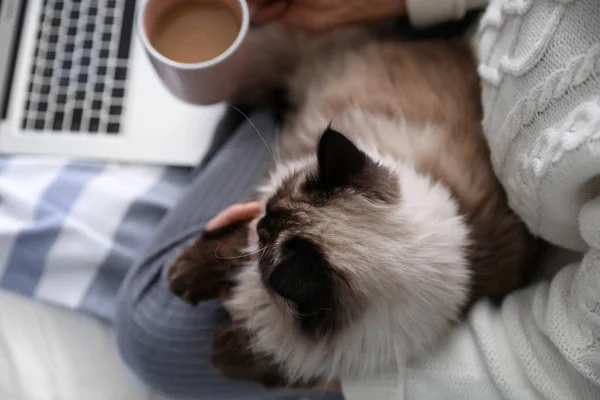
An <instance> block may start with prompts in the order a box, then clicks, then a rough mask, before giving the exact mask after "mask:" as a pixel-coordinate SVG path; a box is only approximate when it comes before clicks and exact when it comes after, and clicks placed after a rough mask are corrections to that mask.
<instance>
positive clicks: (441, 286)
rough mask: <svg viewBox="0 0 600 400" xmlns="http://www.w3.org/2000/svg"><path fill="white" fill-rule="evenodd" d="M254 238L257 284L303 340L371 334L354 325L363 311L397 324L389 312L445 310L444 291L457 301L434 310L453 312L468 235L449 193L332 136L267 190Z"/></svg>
mask: <svg viewBox="0 0 600 400" xmlns="http://www.w3.org/2000/svg"><path fill="white" fill-rule="evenodd" d="M405 185H406V186H407V187H403V186H405ZM457 227H458V228H457ZM455 228H456V230H455V231H454V232H452V230H453V229H455ZM257 233H258V247H259V249H260V250H261V251H260V252H259V254H260V261H259V272H260V276H261V280H262V283H263V285H264V287H265V288H266V290H267V291H268V292H269V294H270V296H271V297H272V298H273V300H274V302H275V303H276V304H277V306H278V307H279V308H280V309H281V310H282V315H284V316H285V318H286V319H291V320H292V321H291V323H292V324H294V325H295V327H296V328H297V330H298V332H300V334H301V335H302V336H304V337H305V338H306V339H307V340H309V341H310V340H323V339H333V338H335V337H336V335H338V334H340V333H343V332H344V331H345V330H347V329H363V328H364V329H369V327H363V328H357V327H356V325H357V324H359V321H365V314H366V313H371V312H376V313H382V316H381V317H382V318H395V315H387V314H388V313H395V312H396V311H394V310H396V309H398V308H402V307H404V308H405V310H404V311H406V313H405V314H403V315H402V316H397V317H398V318H400V317H402V318H407V319H415V318H416V317H417V315H418V316H420V317H422V316H423V315H421V314H422V313H431V309H430V308H431V307H429V306H430V305H431V304H435V303H436V302H442V303H444V302H446V297H447V295H448V294H449V293H448V292H446V291H445V285H449V286H451V287H453V289H452V290H450V292H452V293H454V292H455V295H454V296H453V297H452V298H451V301H450V302H446V303H447V304H446V305H443V304H442V306H441V309H442V310H440V312H442V313H443V312H444V311H443V308H444V306H447V307H448V308H449V310H451V311H452V313H455V311H456V309H458V308H459V307H460V303H461V302H462V301H463V300H464V297H465V296H466V291H467V288H466V286H467V284H466V282H467V281H468V272H467V271H466V267H465V261H464V254H463V253H464V248H463V247H464V245H466V238H465V236H466V233H465V229H464V226H463V225H462V221H461V218H460V217H459V216H458V215H457V213H456V207H455V204H454V202H453V201H452V200H451V199H450V197H449V194H448V192H447V191H445V190H443V189H442V188H441V187H439V185H435V184H433V183H432V182H431V181H429V180H428V179H427V178H424V177H420V176H418V174H416V173H415V172H414V171H412V170H410V168H408V170H407V171H403V170H401V169H398V168H395V167H393V166H390V165H383V164H381V163H379V162H376V161H375V160H374V159H373V158H371V157H369V156H368V155H367V154H366V153H365V152H363V151H362V150H361V149H359V148H358V147H357V146H356V145H355V144H354V143H353V142H352V141H351V140H349V139H348V138H346V137H345V136H344V135H342V134H340V133H338V132H337V131H335V130H333V129H331V128H328V129H327V130H326V131H325V132H324V134H323V136H322V137H321V139H320V142H319V145H318V150H317V154H316V158H315V159H313V160H306V162H303V163H299V164H298V165H296V166H294V167H291V168H289V169H288V170H287V171H286V173H285V174H283V176H281V177H280V179H279V181H278V182H277V185H275V186H274V187H273V188H272V189H271V193H270V196H269V198H268V201H267V205H266V211H265V215H264V216H263V218H262V219H261V220H260V221H259V222H258V224H257ZM444 251H446V252H447V254H444V253H443V252H444ZM448 264H450V266H448ZM447 278H450V279H447ZM436 291H437V292H436ZM463 294H464V296H463ZM404 311H403V312H404ZM448 313H450V312H448ZM431 318H432V319H433V320H434V321H437V320H438V316H437V315H431ZM452 318H454V315H452V316H449V317H448V318H445V317H444V318H442V319H444V324H445V323H447V321H448V320H449V319H452ZM414 322H415V323H417V321H416V320H415V321H414ZM438 322H440V323H441V321H438ZM399 323H400V325H403V324H409V323H410V321H400V322H399ZM353 325H354V327H353V328H349V327H351V326H353ZM359 325H360V324H359ZM371 328H374V327H371ZM406 328H407V329H408V330H410V329H411V328H410V327H409V326H407V327H406ZM375 329H376V328H375ZM416 329H417V330H420V329H425V327H422V326H418V327H416Z"/></svg>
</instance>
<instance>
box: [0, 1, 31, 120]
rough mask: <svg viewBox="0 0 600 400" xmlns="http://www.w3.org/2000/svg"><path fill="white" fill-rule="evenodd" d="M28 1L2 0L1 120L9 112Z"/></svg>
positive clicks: (0, 50) (0, 47) (0, 4)
mask: <svg viewBox="0 0 600 400" xmlns="http://www.w3.org/2000/svg"><path fill="white" fill-rule="evenodd" d="M26 3H27V0H0V120H3V119H5V118H6V116H7V114H8V101H9V99H10V88H11V83H12V77H13V75H14V70H15V64H16V60H17V50H18V48H19V43H20V39H21V30H22V28H23V20H24V18H25V5H26Z"/></svg>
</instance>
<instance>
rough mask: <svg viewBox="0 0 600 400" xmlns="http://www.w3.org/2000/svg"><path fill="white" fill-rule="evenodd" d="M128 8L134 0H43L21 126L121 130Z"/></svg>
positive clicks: (130, 25) (129, 20)
mask: <svg viewBox="0 0 600 400" xmlns="http://www.w3.org/2000/svg"><path fill="white" fill-rule="evenodd" d="M134 14H135V0H44V2H43V11H42V12H41V13H40V25H39V30H38V33H37V46H36V49H35V56H34V62H33V64H32V67H31V75H30V81H29V91H28V97H27V101H26V104H25V114H24V118H23V121H22V126H23V129H26V130H29V131H32V132H41V131H55V132H72V133H77V132H80V133H83V134H85V133H91V134H107V135H119V134H120V133H121V128H122V115H123V111H124V110H123V108H124V106H125V103H124V102H125V95H126V93H125V87H126V85H125V83H126V80H127V72H128V64H129V62H128V60H129V50H130V44H131V38H132V30H133V23H134Z"/></svg>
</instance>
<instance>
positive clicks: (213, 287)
mask: <svg viewBox="0 0 600 400" xmlns="http://www.w3.org/2000/svg"><path fill="white" fill-rule="evenodd" d="M247 232H248V227H247V224H245V225H240V224H238V225H232V226H229V227H226V228H223V229H220V230H218V231H215V232H211V233H207V234H204V235H202V236H201V237H200V238H198V239H197V240H196V241H195V242H194V243H193V244H192V245H190V246H188V247H187V248H185V249H184V250H183V251H182V252H181V254H180V255H179V256H178V257H177V258H176V259H175V261H174V262H173V263H172V264H171V265H170V266H169V270H168V273H167V280H168V284H169V289H170V290H171V292H173V293H174V294H175V295H176V296H178V297H179V298H181V299H182V300H184V301H186V302H187V303H190V304H192V305H196V304H198V303H199V302H201V301H205V300H211V299H215V298H217V297H219V296H220V295H222V293H223V290H224V289H226V288H227V287H228V286H229V285H231V277H232V274H233V272H234V271H235V270H236V268H237V267H239V266H240V265H241V264H242V263H243V262H244V261H245V258H244V257H241V256H240V253H239V250H240V249H241V248H243V247H244V246H246V245H247Z"/></svg>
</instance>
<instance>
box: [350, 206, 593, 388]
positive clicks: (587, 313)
mask: <svg viewBox="0 0 600 400" xmlns="http://www.w3.org/2000/svg"><path fill="white" fill-rule="evenodd" d="M597 205H598V206H600V202H598V204H597ZM596 211H597V212H598V213H599V214H600V207H598V208H597V209H596ZM597 220H598V221H597V222H600V218H597ZM599 335H600V250H593V251H591V252H590V253H588V254H587V255H586V256H585V258H584V259H583V261H581V262H580V263H572V264H569V265H568V266H566V267H564V268H562V269H561V270H560V272H559V273H558V274H557V275H556V276H555V277H554V278H553V280H552V281H551V282H541V283H538V284H537V285H536V286H534V287H530V288H528V289H526V290H523V291H520V292H517V293H514V294H512V295H510V296H509V297H508V298H507V299H506V300H505V302H504V303H503V304H502V307H501V308H500V309H498V308H496V307H495V306H493V305H492V304H490V303H488V302H481V303H479V304H477V305H476V306H475V308H474V309H473V310H472V312H471V313H470V314H469V317H468V319H467V321H466V323H465V324H463V325H462V326H460V327H459V328H458V329H456V330H455V331H454V332H453V334H452V335H451V336H450V338H449V339H448V341H447V342H445V343H444V344H443V346H442V347H441V348H439V349H437V350H436V351H435V352H433V353H432V354H431V355H430V356H428V357H426V358H424V359H421V360H419V361H418V362H412V363H409V364H408V365H407V366H406V368H405V369H404V370H403V372H402V373H397V374H395V375H389V376H387V377H380V378H379V379H374V380H368V381H361V382H343V384H342V390H343V394H344V397H345V399H346V400H366V399H377V400H421V399H427V400H479V399H486V400H502V399H513V400H523V399H578V400H593V399H600V386H599V385H600V336H599Z"/></svg>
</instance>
